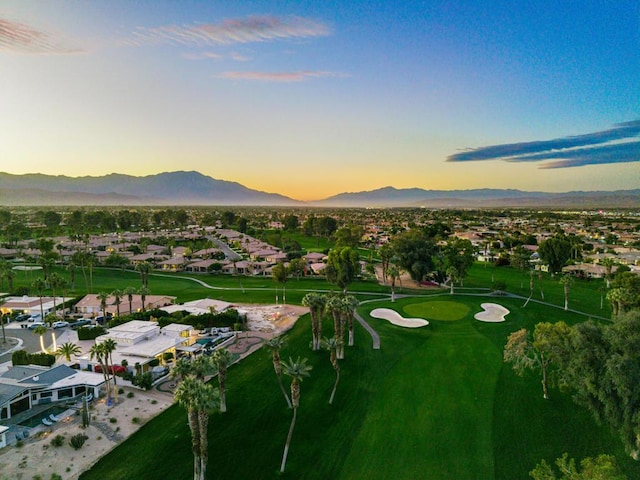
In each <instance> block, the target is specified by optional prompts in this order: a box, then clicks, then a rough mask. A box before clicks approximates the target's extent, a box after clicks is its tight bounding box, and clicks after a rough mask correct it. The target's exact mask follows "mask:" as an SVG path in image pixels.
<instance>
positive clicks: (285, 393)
mask: <svg viewBox="0 0 640 480" xmlns="http://www.w3.org/2000/svg"><path fill="white" fill-rule="evenodd" d="M276 375H277V376H278V384H279V385H280V390H281V391H282V395H284V399H285V400H286V401H287V406H288V407H289V408H292V405H291V400H289V395H287V390H286V389H285V388H284V384H283V383H282V375H281V374H280V375H278V374H276Z"/></svg>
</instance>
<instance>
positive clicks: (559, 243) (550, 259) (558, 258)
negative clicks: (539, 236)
mask: <svg viewBox="0 0 640 480" xmlns="http://www.w3.org/2000/svg"><path fill="white" fill-rule="evenodd" d="M538 254H539V255H540V258H541V259H542V260H543V261H544V262H546V263H547V265H549V271H550V272H551V273H552V274H554V273H559V272H561V271H562V267H564V266H565V264H566V263H567V261H568V260H569V259H570V258H571V242H570V241H569V240H567V238H566V237H565V236H564V235H557V236H555V237H552V238H549V239H548V240H545V241H543V242H541V243H540V245H539V246H538Z"/></svg>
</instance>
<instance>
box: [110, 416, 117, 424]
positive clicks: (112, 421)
mask: <svg viewBox="0 0 640 480" xmlns="http://www.w3.org/2000/svg"><path fill="white" fill-rule="evenodd" d="M109 422H111V423H117V422H118V419H117V418H116V417H111V418H110V419H109Z"/></svg>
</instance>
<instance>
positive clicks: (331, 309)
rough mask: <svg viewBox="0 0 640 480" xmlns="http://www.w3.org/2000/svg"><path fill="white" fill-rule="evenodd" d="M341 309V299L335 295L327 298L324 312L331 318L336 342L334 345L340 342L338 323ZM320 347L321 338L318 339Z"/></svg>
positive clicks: (342, 305) (342, 307)
mask: <svg viewBox="0 0 640 480" xmlns="http://www.w3.org/2000/svg"><path fill="white" fill-rule="evenodd" d="M343 309H344V304H343V303H342V298H340V297H338V296H335V295H332V296H330V297H329V298H327V305H326V310H327V312H328V313H329V314H330V315H331V316H332V317H333V338H334V339H335V340H336V343H337V342H341V341H342V336H341V335H340V321H341V316H342V310H343ZM320 346H321V347H322V338H321V339H320Z"/></svg>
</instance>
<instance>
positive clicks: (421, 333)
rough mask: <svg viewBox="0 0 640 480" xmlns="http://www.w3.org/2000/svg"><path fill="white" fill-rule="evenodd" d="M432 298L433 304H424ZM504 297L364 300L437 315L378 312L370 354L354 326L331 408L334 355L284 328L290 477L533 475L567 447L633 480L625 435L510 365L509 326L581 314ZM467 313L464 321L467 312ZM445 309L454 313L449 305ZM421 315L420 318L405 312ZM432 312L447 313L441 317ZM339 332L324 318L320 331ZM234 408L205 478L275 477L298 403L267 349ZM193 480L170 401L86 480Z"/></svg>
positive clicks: (237, 382)
mask: <svg viewBox="0 0 640 480" xmlns="http://www.w3.org/2000/svg"><path fill="white" fill-rule="evenodd" d="M486 301H494V302H496V303H500V304H502V305H504V306H505V307H507V308H508V309H509V310H510V311H511V313H510V314H509V315H508V316H507V321H506V322H504V323H498V324H496V323H482V322H478V321H476V320H474V319H473V314H474V313H476V312H478V311H480V310H481V309H480V306H479V305H480V303H482V302H486ZM430 303H432V304H433V305H430ZM522 304H523V302H522V300H520V299H510V298H491V299H490V300H488V299H487V298H486V297H470V296H458V295H454V296H448V295H446V296H435V297H433V298H426V297H421V298H412V299H402V300H399V301H397V302H395V303H391V302H388V301H383V302H372V303H368V304H364V305H362V307H361V308H360V311H361V313H362V314H363V315H365V316H367V315H366V314H367V312H368V311H370V310H372V309H373V308H377V307H387V308H393V309H396V310H398V311H402V312H404V313H407V314H408V315H409V314H410V313H409V312H412V311H413V312H420V311H422V312H429V313H430V315H431V316H430V317H429V318H430V322H431V324H430V325H429V326H428V327H424V328H420V329H403V328H401V327H397V326H394V325H391V324H389V323H388V322H386V321H383V320H377V319H370V323H371V324H372V326H374V328H375V329H376V330H377V331H378V332H379V334H380V336H381V342H382V348H381V350H379V351H373V350H372V349H371V339H370V337H368V336H367V334H366V332H364V330H362V329H361V328H359V326H358V327H357V329H356V346H355V347H352V348H349V347H347V348H346V359H345V360H344V361H342V363H341V383H340V385H339V387H338V392H337V395H336V400H335V402H334V405H329V404H328V398H329V394H330V391H331V388H332V384H333V380H334V373H333V369H332V368H331V365H330V363H329V359H328V354H327V353H326V352H311V351H310V350H309V340H310V338H311V334H310V326H309V318H308V316H305V317H303V318H302V319H300V320H299V321H298V323H297V324H296V326H295V327H294V328H293V330H292V331H291V332H290V333H289V335H288V337H289V345H288V347H287V349H286V350H285V351H283V353H282V356H283V358H286V357H288V356H292V357H294V358H295V357H297V356H298V355H300V356H303V357H308V358H309V361H310V363H311V364H312V365H313V367H314V368H313V370H312V372H311V377H310V378H306V379H305V380H304V382H303V383H302V385H301V386H302V396H301V406H300V410H299V415H298V423H297V425H296V430H295V432H294V436H293V443H292V447H291V450H290V452H289V461H288V463H287V472H286V473H285V475H284V476H283V477H282V478H296V479H298V478H300V479H327V478H332V479H361V478H380V479H388V478H429V479H451V478H456V479H457V478H473V479H505V480H506V479H515V478H518V479H520V478H522V479H525V478H528V475H527V472H528V471H529V470H531V469H532V468H533V466H534V465H535V464H536V463H537V462H539V461H540V460H541V459H543V458H545V459H546V460H547V461H553V460H554V459H555V458H556V457H559V456H561V455H562V453H564V452H568V453H569V454H570V455H571V456H573V457H576V458H582V457H584V456H587V455H591V456H593V455H597V454H599V453H613V454H615V455H616V456H617V458H618V460H619V462H620V463H622V464H623V467H624V468H625V470H626V472H627V474H628V475H629V478H640V467H639V466H638V465H637V464H636V463H634V462H632V461H631V460H628V459H627V457H626V455H625V454H624V451H623V450H622V446H621V444H620V442H619V441H618V440H617V439H616V438H615V436H612V435H611V434H610V433H609V432H608V431H607V429H606V428H602V427H598V426H597V425H595V423H594V422H593V420H592V419H591V417H590V416H589V415H588V414H587V413H586V412H585V411H584V410H583V409H581V408H578V407H577V406H575V405H574V404H573V402H572V401H571V399H570V397H569V396H568V395H567V394H563V393H560V392H558V391H556V390H552V391H551V394H552V395H551V399H550V400H548V401H544V400H543V399H542V393H541V388H540V381H539V378H538V377H537V376H536V375H535V374H531V375H529V376H527V377H525V378H520V377H517V376H515V375H514V374H513V372H512V370H511V369H510V368H509V367H508V366H505V365H504V364H503V363H502V348H503V345H504V343H505V340H506V337H507V335H508V334H509V333H510V332H511V331H514V330H516V329H518V328H521V327H527V328H532V327H533V325H535V323H537V322H539V321H558V320H564V321H566V322H568V323H575V322H578V321H583V320H584V319H585V318H584V317H582V316H579V315H577V314H573V313H571V312H564V311H563V310H562V309H558V308H548V307H545V306H542V305H539V304H535V303H530V304H529V305H528V306H527V307H526V308H522ZM465 309H466V310H467V311H468V313H467V314H465V315H463V316H462V317H461V318H460V319H459V320H455V319H454V317H455V316H456V315H457V316H460V312H462V311H464V310H465ZM451 312H458V313H456V314H452V313H451ZM410 315H412V316H414V315H415V314H410ZM436 318H442V320H438V319H436ZM331 333H332V327H331V322H329V321H328V320H327V321H326V322H325V335H330V334H331ZM228 384H229V392H228V407H229V411H228V412H227V413H226V414H224V415H220V414H215V415H213V417H212V419H211V422H210V435H209V441H210V458H209V473H210V475H209V477H210V478H220V479H225V478H229V479H231V478H252V479H254V478H255V479H261V478H267V479H268V478H278V474H277V470H278V467H279V464H280V459H281V455H282V448H283V445H284V440H285V437H286V434H287V429H288V427H289V420H290V415H291V411H290V410H288V409H287V408H286V404H285V402H284V399H282V396H281V393H280V391H279V389H278V386H277V382H276V378H275V375H274V373H273V369H272V365H271V359H270V355H269V354H268V352H266V351H259V352H257V353H255V354H253V355H252V356H251V357H249V358H247V359H245V360H243V362H242V363H241V364H239V365H236V366H233V367H232V368H231V369H230V371H229V376H228ZM168 468H170V469H171V470H170V471H171V478H175V479H189V478H192V470H191V469H192V456H191V451H190V441H189V431H188V427H187V424H186V414H185V412H184V410H182V409H181V408H179V407H172V408H170V409H169V410H168V411H167V412H165V413H163V414H162V415H160V416H159V417H158V418H156V419H155V420H153V421H151V422H150V423H149V424H147V425H145V426H144V427H143V428H142V429H141V430H140V431H139V432H138V433H137V434H135V435H134V436H133V437H132V438H131V439H129V440H128V441H127V442H125V443H123V444H122V445H121V446H119V447H118V448H117V449H115V450H114V451H113V452H112V453H110V454H109V455H108V456H106V457H105V458H104V459H103V460H101V461H100V462H99V463H98V464H97V465H96V466H95V467H94V468H93V469H92V470H91V471H89V472H87V473H85V474H84V475H83V476H82V477H81V478H82V479H121V478H136V479H156V478H166V475H167V471H168V470H167V469H168Z"/></svg>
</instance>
